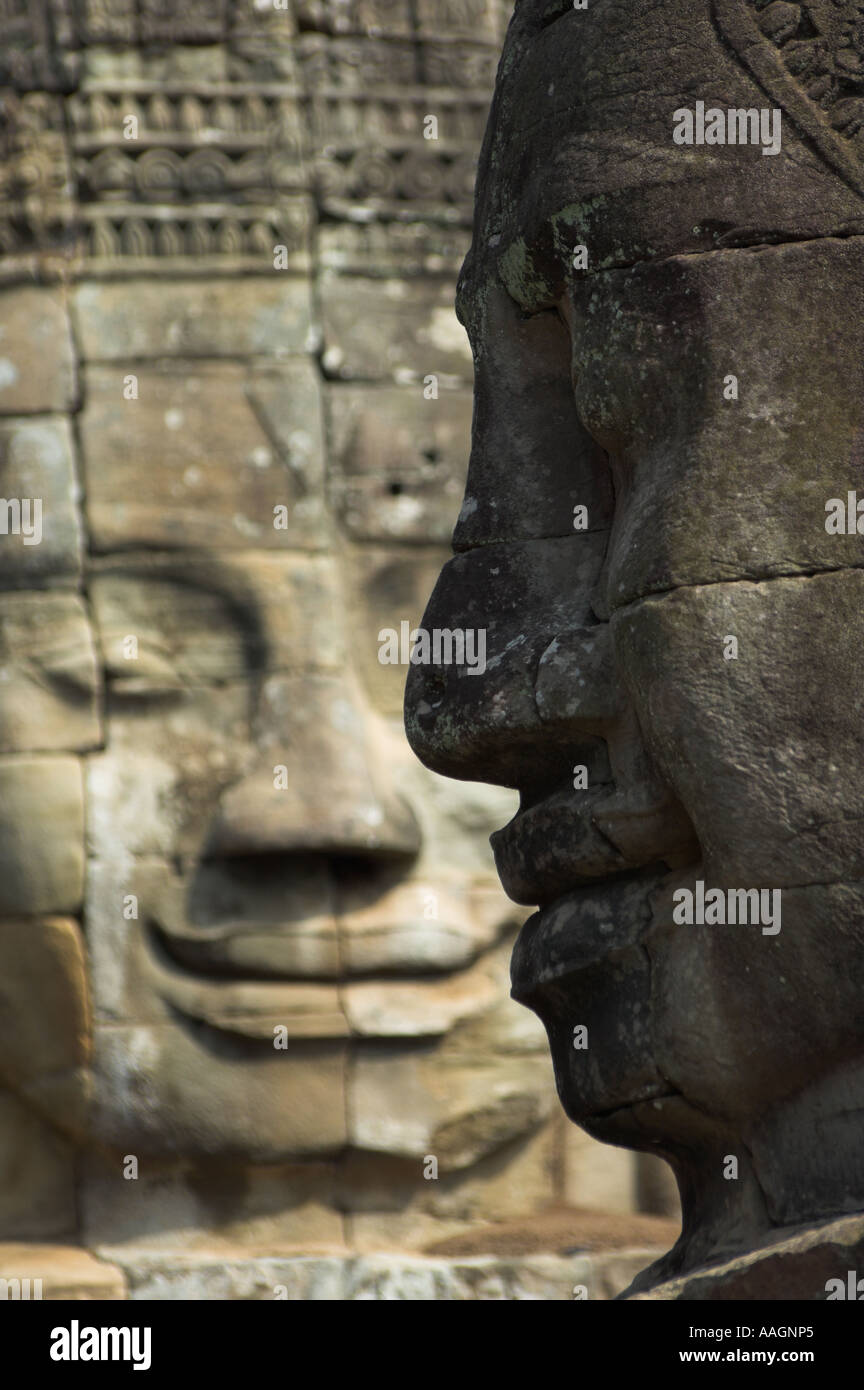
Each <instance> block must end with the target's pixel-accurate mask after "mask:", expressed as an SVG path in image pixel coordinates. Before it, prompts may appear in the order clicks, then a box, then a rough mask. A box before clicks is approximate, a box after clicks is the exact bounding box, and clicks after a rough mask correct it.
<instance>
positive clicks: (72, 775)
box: [0, 756, 84, 917]
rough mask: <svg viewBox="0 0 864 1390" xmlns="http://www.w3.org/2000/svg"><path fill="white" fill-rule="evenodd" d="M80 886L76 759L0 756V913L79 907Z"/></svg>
mask: <svg viewBox="0 0 864 1390" xmlns="http://www.w3.org/2000/svg"><path fill="white" fill-rule="evenodd" d="M83 888H84V797H83V786H82V769H81V763H80V761H79V759H77V758H61V757H54V756H50V757H49V756H46V757H42V758H36V757H27V756H18V757H6V758H2V759H0V917H14V916H17V915H19V914H21V915H38V914H40V913H51V912H71V913H74V912H77V911H78V909H79V908H80V906H81V897H82V893H83Z"/></svg>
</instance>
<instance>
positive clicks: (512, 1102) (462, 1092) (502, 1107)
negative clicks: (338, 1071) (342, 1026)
mask: <svg viewBox="0 0 864 1390" xmlns="http://www.w3.org/2000/svg"><path fill="white" fill-rule="evenodd" d="M548 1077H549V1064H548V1061H547V1059H546V1058H545V1057H544V1056H542V1055H541V1056H535V1057H520V1058H518V1059H517V1058H513V1057H510V1058H507V1059H506V1061H505V1060H504V1059H498V1058H489V1059H488V1061H487V1064H486V1065H485V1066H483V1065H482V1063H481V1062H480V1060H479V1059H478V1058H472V1059H471V1060H470V1061H466V1060H461V1059H459V1057H458V1056H455V1057H447V1056H441V1055H439V1054H438V1053H437V1052H436V1050H435V1048H434V1047H431V1046H430V1045H429V1044H418V1045H416V1046H415V1047H414V1048H413V1049H411V1050H408V1049H406V1048H404V1047H403V1048H399V1049H396V1048H394V1047H389V1048H388V1047H384V1046H382V1045H378V1046H376V1047H375V1048H374V1050H373V1049H371V1048H369V1047H365V1046H363V1045H360V1046H358V1047H357V1048H356V1049H355V1063H354V1070H353V1072H352V1078H351V1083H350V1091H349V1097H350V1107H351V1116H352V1119H351V1131H350V1137H351V1140H352V1142H353V1143H354V1144H355V1145H357V1146H358V1147H359V1148H362V1149H367V1150H371V1151H372V1152H377V1153H389V1154H396V1155H399V1156H400V1157H406V1158H407V1157H411V1158H417V1159H418V1160H419V1159H422V1158H423V1156H424V1155H425V1154H434V1155H436V1156H437V1157H438V1159H439V1162H440V1163H441V1164H442V1165H445V1164H446V1165H447V1167H448V1168H449V1167H453V1168H464V1167H466V1166H467V1165H468V1164H470V1163H473V1162H475V1161H476V1160H477V1159H478V1158H479V1157H481V1156H482V1155H484V1154H487V1153H490V1152H492V1151H493V1150H495V1149H497V1148H500V1147H501V1145H503V1144H505V1143H506V1142H507V1141H508V1140H510V1139H512V1138H514V1137H515V1136H516V1135H519V1134H524V1133H526V1132H527V1131H529V1130H530V1129H532V1128H533V1127H534V1126H535V1125H539V1124H540V1123H541V1121H542V1120H544V1119H546V1118H547V1116H548V1115H549V1113H550V1111H551V1107H552V1096H551V1094H550V1091H549V1090H548Z"/></svg>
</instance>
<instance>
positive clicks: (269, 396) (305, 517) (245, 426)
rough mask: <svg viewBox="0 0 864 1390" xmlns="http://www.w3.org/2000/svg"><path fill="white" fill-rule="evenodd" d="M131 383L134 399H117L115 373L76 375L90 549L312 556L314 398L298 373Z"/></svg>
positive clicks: (215, 370)
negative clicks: (83, 388)
mask: <svg viewBox="0 0 864 1390" xmlns="http://www.w3.org/2000/svg"><path fill="white" fill-rule="evenodd" d="M127 365H128V364H127ZM133 376H134V380H135V383H136V385H135V387H134V389H135V390H136V391H137V398H135V399H125V398H124V388H125V387H126V386H127V385H128V380H129V374H128V373H127V371H126V367H125V366H123V367H122V368H121V369H120V370H117V369H114V368H107V367H91V368H90V369H89V370H88V373H87V406H86V408H85V410H84V413H83V415H82V424H81V439H82V452H83V457H84V465H85V472H86V478H87V490H88V515H89V518H90V524H91V530H92V541H93V544H94V547H95V548H96V549H97V550H117V549H129V548H135V547H138V546H148V545H149V546H154V547H155V546H159V547H161V548H164V549H171V550H173V549H177V548H178V547H181V546H190V547H195V546H198V547H202V548H204V549H215V550H219V551H224V550H226V549H230V550H244V549H248V548H250V547H251V548H256V549H263V550H284V549H285V548H286V547H287V546H300V547H301V548H310V549H314V548H316V547H317V546H320V544H321V542H322V538H323V536H324V534H325V516H324V501H323V496H322V476H323V455H322V437H321V407H320V388H319V384H318V378H317V373H316V372H315V370H314V368H313V366H312V364H311V363H310V362H306V361H303V360H299V361H296V362H292V363H288V362H286V363H284V364H283V365H282V366H281V367H280V368H279V369H278V373H277V374H274V373H269V372H252V373H247V372H245V371H244V370H243V369H242V368H238V367H237V366H235V365H233V364H231V365H229V364H227V363H224V364H221V363H220V364H215V363H211V364H208V365H207V366H204V365H200V364H199V365H197V366H195V367H191V366H185V365H184V366H183V367H181V369H180V370H179V371H178V370H177V368H176V367H174V368H172V369H171V370H170V371H166V370H161V371H160V370H156V369H154V368H151V367H140V368H138V369H137V370H136V371H135V372H134V373H133ZM145 478H146V479H147V480H148V482H147V486H146V488H145V487H143V486H142V482H141V480H143V479H145ZM205 504H206V505H205ZM278 508H282V509H283V511H282V512H279V511H277V509H278Z"/></svg>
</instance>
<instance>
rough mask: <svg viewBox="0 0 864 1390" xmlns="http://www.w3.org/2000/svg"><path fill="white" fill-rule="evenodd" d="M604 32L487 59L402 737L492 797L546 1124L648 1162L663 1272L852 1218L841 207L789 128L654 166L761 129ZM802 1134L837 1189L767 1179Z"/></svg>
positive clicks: (725, 79) (731, 82) (852, 576)
mask: <svg viewBox="0 0 864 1390" xmlns="http://www.w3.org/2000/svg"><path fill="white" fill-rule="evenodd" d="M722 8H723V12H724V14H725V15H726V16H727V18H728V16H729V14H730V12H733V11H735V8H736V7H732V6H724V7H722ZM737 8H738V9H739V10H740V9H741V8H742V7H737ZM703 10H704V15H703ZM618 18H620V19H621V23H623V22H624V21H623V17H616V11H615V8H614V7H612V6H608V7H604V6H598V7H595V8H594V9H592V10H591V12H590V13H587V14H584V15H583V14H577V13H574V12H573V11H572V7H569V6H564V5H563V4H562V5H551V4H539V3H538V4H533V5H532V4H530V3H525V4H524V5H523V6H522V7H521V10H519V11H517V18H516V20H515V21H514V27H513V28H512V29H511V31H510V35H509V37H508V44H507V47H506V49H505V56H504V60H503V63H502V68H501V71H500V75H499V82H498V90H497V95H496V104H495V107H494V108H493V113H494V114H493V119H492V123H491V126H490V131H489V134H488V136H487V143H486V150H485V158H484V165H483V168H482V169H481V175H480V179H479V182H478V216H477V223H476V225H475V238H474V244H473V248H472V251H471V253H470V255H469V257H468V260H467V262H466V265H465V268H464V270H463V276H462V282H461V287H460V304H459V308H460V317H461V318H462V319H463V321H464V322H465V323H466V326H467V327H468V329H469V332H470V334H471V337H472V344H473V347H474V352H475V362H476V364H477V376H476V387H475V424H474V440H473V448H472V454H471V462H470V467H469V474H468V482H467V489H466V498H465V502H464V505H463V509H462V513H461V516H460V519H459V522H458V524H457V527H456V532H455V535H454V549H455V550H456V552H457V554H456V557H455V558H454V559H453V560H451V561H450V562H449V563H448V565H447V566H445V568H444V570H443V572H442V574H441V576H440V578H439V580H438V584H437V586H436V589H435V592H434V594H433V596H432V599H431V600H430V604H429V607H428V609H427V613H426V616H425V618H424V626H425V627H428V628H433V627H436V626H437V627H456V626H466V627H469V626H485V627H487V628H488V631H489V635H488V639H487V651H488V653H489V654H490V657H489V658H487V672H486V674H485V675H484V676H483V677H482V678H481V679H477V678H475V679H467V678H466V673H465V672H464V671H461V672H460V671H457V670H452V671H447V672H445V673H444V674H443V676H442V673H441V672H435V674H434V677H431V678H430V673H429V672H428V671H425V670H422V669H418V670H417V671H413V672H412V673H411V677H410V680H409V685H408V693H407V702H406V709H407V723H408V729H409V736H410V738H411V741H412V744H413V746H414V747H415V749H416V750H417V751H418V753H419V754H420V756H421V757H423V759H424V761H425V762H426V763H427V765H429V766H430V767H434V768H436V769H437V770H438V771H441V772H444V773H446V774H449V775H451V776H458V777H467V776H475V777H477V778H478V779H481V780H484V781H489V782H497V783H499V784H501V785H505V786H510V787H515V788H517V789H518V790H519V792H520V798H521V800H520V811H519V813H518V814H517V816H516V817H515V818H514V819H513V820H512V821H511V822H510V824H509V825H507V826H506V827H505V828H504V829H502V830H500V831H498V832H497V834H496V835H495V836H493V844H494V847H495V853H496V860H497V864H498V869H499V873H500V876H501V879H502V882H503V884H504V886H505V888H506V889H507V891H508V892H509V893H510V895H511V896H512V897H513V898H514V899H515V900H516V901H517V902H520V903H525V904H534V905H539V907H540V909H541V910H540V912H539V913H538V914H536V915H535V916H534V917H532V918H531V920H530V921H529V923H528V924H527V925H526V927H525V928H524V929H523V932H522V934H521V936H520V938H519V942H518V944H517V947H516V950H515V953H514V958H513V992H514V996H515V997H516V998H517V999H520V1000H521V1001H522V1002H524V1003H526V1004H528V1005H529V1006H530V1007H531V1008H533V1009H535V1010H536V1012H537V1013H538V1014H539V1016H540V1017H541V1018H542V1019H543V1021H544V1023H545V1025H546V1027H547V1031H548V1033H549V1037H550V1043H551V1048H552V1053H553V1058H554V1061H555V1067H556V1075H557V1079H558V1087H559V1092H560V1094H561V1098H562V1100H563V1102H564V1105H565V1108H566V1109H567V1111H568V1113H569V1115H570V1116H571V1118H573V1119H574V1120H577V1121H578V1122H579V1123H580V1124H583V1125H584V1126H585V1127H586V1128H587V1129H588V1130H589V1132H591V1133H592V1134H595V1135H596V1136H597V1137H600V1138H606V1139H610V1140H614V1141H617V1142H624V1143H627V1144H631V1145H633V1146H634V1147H647V1146H649V1145H650V1144H652V1143H653V1144H655V1145H657V1146H658V1147H659V1149H660V1151H661V1152H664V1153H665V1154H667V1156H669V1157H670V1158H671V1159H672V1161H673V1162H674V1163H675V1166H676V1169H677V1171H678V1174H679V1178H680V1180H681V1183H682V1188H683V1191H684V1195H685V1197H686V1198H688V1200H689V1209H688V1202H685V1237H686V1238H687V1240H689V1244H690V1248H689V1254H688V1256H687V1258H688V1259H689V1260H690V1261H691V1262H692V1261H693V1260H695V1259H697V1258H699V1257H705V1256H706V1254H708V1253H710V1252H712V1251H716V1250H717V1249H720V1248H723V1246H724V1244H725V1246H726V1247H727V1248H728V1247H729V1246H731V1245H734V1243H735V1241H736V1240H737V1241H739V1242H740V1241H741V1240H743V1239H746V1238H751V1239H752V1237H753V1233H754V1231H755V1230H756V1229H758V1228H759V1227H760V1226H767V1225H771V1224H783V1223H784V1222H790V1221H793V1220H801V1219H806V1218H808V1217H813V1216H816V1215H819V1214H820V1213H823V1212H825V1211H838V1210H844V1209H853V1208H852V1207H849V1206H848V1203H849V1202H850V1201H851V1202H852V1203H853V1204H855V1203H858V1204H859V1205H860V1202H861V1201H862V1200H864V1193H862V1191H861V1185H860V1178H852V1177H851V1173H852V1171H853V1168H854V1158H853V1150H854V1144H853V1142H852V1139H851V1136H850V1134H849V1132H848V1126H847V1125H846V1121H845V1120H844V1118H843V1116H844V1114H845V1106H846V1105H847V1103H849V1097H850V1096H852V1095H856V1096H858V1095H859V1094H860V1089H861V1083H860V1069H861V1062H862V1053H864V1017H862V1011H861V1007H860V1001H859V999H858V997H857V992H856V985H855V981H856V980H857V979H858V978H859V974H860V969H861V966H862V959H861V915H862V903H861V894H860V879H861V868H862V864H861V849H860V845H861V825H862V819H864V802H862V793H861V785H860V779H859V777H858V775H857V764H858V759H857V757H856V753H855V748H856V746H857V745H858V742H859V729H858V718H857V712H856V711H857V709H858V704H859V696H858V691H859V689H860V685H861V677H862V657H861V642H860V634H861V625H860V617H859V616H857V615H859V614H860V600H861V582H860V581H861V568H860V567H861V562H862V553H861V538H860V535H859V534H858V533H857V530H856V528H855V524H854V522H853V525H852V528H851V534H837V533H836V532H832V531H831V530H830V529H829V528H828V527H827V526H826V509H827V504H828V503H829V499H832V498H836V497H841V498H846V496H847V491H853V490H854V489H855V488H856V486H858V487H860V457H861V454H860V439H861V425H862V421H861V404H860V402H861V390H862V360H864V351H862V349H864V342H862V337H861V323H862V321H864V319H862V310H864V262H862V258H861V249H860V245H859V242H858V240H857V239H856V238H854V237H853V238H851V239H850V240H849V241H845V242H844V241H842V240H838V239H835V238H832V237H831V236H829V235H828V233H830V232H832V231H836V230H837V229H839V227H840V226H841V224H842V225H855V226H857V225H859V224H860V218H861V212H862V206H861V199H860V195H858V194H857V193H856V192H854V191H853V189H852V188H851V187H850V186H849V184H848V183H847V184H846V185H844V184H843V182H842V181H841V180H840V179H838V178H837V176H836V160H834V159H833V146H832V144H831V141H833V139H834V136H833V135H830V132H828V131H827V129H822V131H821V135H820V140H821V147H820V149H819V151H818V152H816V153H814V151H813V150H808V149H806V148H805V146H804V143H803V139H802V127H801V126H800V125H796V123H795V121H796V113H797V110H798V108H797V107H796V105H795V103H794V102H793V101H791V99H790V105H789V107H788V108H784V121H787V122H788V125H787V126H785V127H784V139H783V148H782V152H781V153H780V154H778V155H777V157H776V158H774V157H772V158H764V157H762V153H761V150H760V149H759V148H752V147H751V148H743V147H738V148H734V149H728V150H718V149H710V148H709V149H705V150H701V151H697V150H688V149H684V150H682V149H680V148H678V147H676V145H675V144H674V143H673V141H672V129H673V112H674V111H675V109H677V108H680V107H685V106H688V105H691V106H692V104H693V100H694V93H695V94H696V95H698V96H700V97H703V98H704V100H705V103H706V105H717V106H720V105H722V106H724V107H725V106H727V105H728V106H734V107H741V108H747V107H751V106H755V107H761V106H764V96H761V97H760V95H759V89H758V88H757V87H756V85H755V83H754V81H753V77H752V74H751V72H750V71H749V70H748V67H747V64H746V63H744V62H743V61H740V62H739V59H738V58H736V56H735V53H734V52H732V53H730V52H729V51H726V50H724V47H723V46H722V44H721V41H720V39H719V38H718V35H717V33H716V32H715V30H714V29H713V28H712V27H711V22H710V16H709V14H708V7H707V6H705V7H697V6H693V5H689V4H686V5H685V4H677V3H671V4H669V5H666V6H662V7H660V11H659V12H658V11H657V7H649V6H644V7H642V6H637V7H636V10H635V13H634V12H633V11H632V10H628V15H627V20H626V23H627V29H628V35H627V41H626V45H624V46H623V47H622V46H621V45H620V44H617V43H616V42H615V25H616V23H617V22H618ZM678 20H680V23H681V25H682V26H686V27H687V29H688V34H689V37H690V39H691V40H692V47H691V45H690V44H688V45H687V46H684V47H677V46H673V47H672V48H669V47H668V46H667V44H666V42H665V39H664V35H665V36H666V37H668V34H669V33H670V32H671V31H672V30H671V27H670V26H677V23H678ZM730 23H731V21H730ZM742 24H743V21H742ZM703 26H704V27H703ZM676 32H678V29H677V27H676ZM730 32H731V33H732V37H733V38H735V39H736V40H737V41H739V42H740V43H741V45H742V46H743V48H746V44H745V43H744V41H743V37H742V36H744V37H746V35H747V33H749V30H747V29H746V27H741V25H739V26H738V27H737V28H736V27H735V25H734V24H733V25H732V30H731V31H730ZM727 37H729V36H728V35H727ZM757 37H758V33H757ZM768 42H769V40H768V39H767V38H765V39H764V43H765V44H766V45H767V44H768ZM805 46H806V45H805ZM772 51H773V50H772ZM753 61H754V63H755V61H756V60H755V59H754V60H753ZM766 61H767V60H766ZM772 61H773V59H772ZM633 62H635V63H636V64H637V69H638V71H637V74H636V76H635V77H634V72H633V67H632V64H633ZM788 81H791V79H789V78H788V74H787V82H788ZM778 90H779V88H778ZM619 92H620V93H621V95H620V96H619V95H618V93H619ZM634 92H635V93H637V95H633V93H634ZM670 93H671V95H670ZM799 95H800V94H799ZM781 96H782V92H781ZM802 100H803V97H802ZM667 108H668V109H667ZM790 112H791V114H790ZM804 129H805V131H806V129H807V128H806V126H805V127H804ZM829 136H830V138H829ZM823 137H824V138H823ZM847 153H848V151H847ZM637 156H638V157H637ZM726 156H728V162H726V163H724V157H726ZM855 157H856V158H857V157H858V156H857V155H856V156H855ZM823 185H824V187H825V190H826V192H825V197H824V198H821V197H817V196H816V193H815V190H816V189H817V188H818V187H820V186H823ZM757 205H758V207H759V221H758V223H757V224H755V226H754V223H753V219H754V217H755V211H754V209H755V208H756V207H757ZM817 213H818V216H817ZM718 217H719V218H720V220H719V221H718ZM814 218H815V219H816V220H815V221H814ZM856 218H857V219H858V221H857V222H856V221H855V220H854V219H856ZM817 223H818V225H817ZM798 242H800V243H802V244H794V243H798ZM751 244H752V245H756V244H758V246H759V249H758V250H756V249H749V246H750V245H751ZM580 248H581V251H582V253H587V259H586V255H585V254H582V255H580V254H579V250H580ZM856 480H857V482H856ZM580 509H581V510H580ZM583 513H584V515H583ZM844 529H845V528H844ZM829 670H830V672H831V673H832V674H831V675H830V676H829V675H828V672H829ZM699 881H701V882H702V884H703V885H704V887H705V888H706V889H718V890H721V891H722V893H723V895H724V897H725V894H726V892H727V890H752V889H760V890H765V889H770V890H775V891H776V890H779V893H780V897H781V899H782V923H781V922H780V919H779V918H778V919H777V921H776V923H774V924H773V926H772V925H771V924H769V923H763V922H760V921H755V922H753V923H747V922H742V921H741V920H740V919H739V921H738V922H737V923H734V922H733V920H732V919H731V918H730V919H729V920H728V921H727V920H726V919H725V918H724V917H716V918H715V919H714V923H713V924H712V921H711V917H710V916H708V917H706V920H705V922H704V923H702V924H698V923H697V924H689V925H688V924H684V919H683V918H677V919H676V917H675V916H674V907H675V904H676V902H677V901H680V900H673V893H675V892H676V891H677V890H680V889H683V888H687V889H689V891H690V892H691V893H694V894H695V892H696V884H697V882H699ZM775 928H776V929H775ZM829 998H830V999H831V1000H832V1003H831V1004H830V1005H829V1004H828V1000H829ZM580 1027H584V1028H585V1029H587V1035H586V1036H587V1039H588V1042H587V1045H586V1044H583V1047H582V1048H580V1047H579V1046H578V1043H577V1042H574V1032H575V1031H577V1030H578V1029H579V1028H580ZM844 1097H845V1099H844ZM817 1115H818V1116H819V1119H820V1123H824V1125H825V1126H826V1130H825V1132H826V1133H828V1132H831V1134H832V1145H831V1148H832V1153H831V1157H830V1158H829V1159H826V1157H825V1147H824V1146H823V1145H821V1144H820V1145H818V1146H817V1145H811V1146H809V1147H808V1145H807V1143H806V1142H805V1141H803V1140H800V1141H799V1142H798V1147H797V1149H796V1150H795V1152H794V1153H791V1152H790V1149H791V1148H794V1145H793V1144H792V1142H791V1139H790V1136H791V1135H792V1133H794V1132H795V1127H796V1125H803V1126H805V1127H806V1126H807V1125H809V1124H810V1123H812V1122H813V1120H814V1118H815V1116H817ZM808 1117H809V1118H808ZM726 1153H732V1154H739V1155H742V1157H741V1163H742V1177H743V1180H742V1182H741V1185H740V1188H737V1189H736V1186H735V1185H734V1184H727V1185H725V1191H724V1183H723V1182H722V1181H721V1180H720V1179H721V1170H722V1162H721V1158H722V1156H723V1155H724V1154H726ZM745 1154H746V1157H745V1156H744V1155H745ZM744 1168H746V1170H747V1174H746V1176H744V1175H743V1169H744ZM754 1175H755V1176H754ZM742 1193H743V1195H741V1194H742ZM850 1193H853V1194H854V1195H852V1196H850ZM733 1194H734V1195H733ZM844 1204H847V1205H845V1206H844ZM700 1223H701V1224H702V1227H703V1229H702V1231H701V1232H698V1231H697V1227H698V1226H699V1225H700ZM712 1225H713V1227H714V1229H713V1231H709V1228H710V1227H712ZM694 1231H695V1232H696V1235H695V1236H694ZM706 1231H707V1232H708V1234H706ZM745 1232H747V1233H748V1234H747V1235H745Z"/></svg>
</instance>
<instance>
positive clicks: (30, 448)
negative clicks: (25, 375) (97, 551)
mask: <svg viewBox="0 0 864 1390" xmlns="http://www.w3.org/2000/svg"><path fill="white" fill-rule="evenodd" d="M0 479H2V481H3V492H4V494H5V500H6V502H7V503H8V502H9V501H17V503H18V504H19V506H20V511H17V510H16V511H15V512H14V513H11V514H10V513H9V512H8V509H7V508H6V507H4V508H3V511H2V524H4V525H5V526H6V531H5V533H4V534H2V535H0V587H2V588H4V589H26V588H37V587H41V586H43V585H45V584H48V583H51V584H58V585H68V584H71V583H72V582H73V580H74V578H75V576H76V575H77V574H78V572H79V570H80V566H81V536H80V518H79V514H78V503H79V500H80V498H79V488H78V482H77V478H76V474H75V461H74V452H73V444H72V435H71V431H70V428H69V424H68V421H66V420H63V419H62V418H60V419H58V418H51V417H48V416H33V417H31V418H28V417H27V416H18V417H15V418H13V417H11V416H10V417H8V418H7V419H0ZM25 502H26V503H28V504H29V505H28V506H27V507H25V505H24V504H25ZM37 502H38V503H39V504H40V505H39V506H38V507H37Z"/></svg>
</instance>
